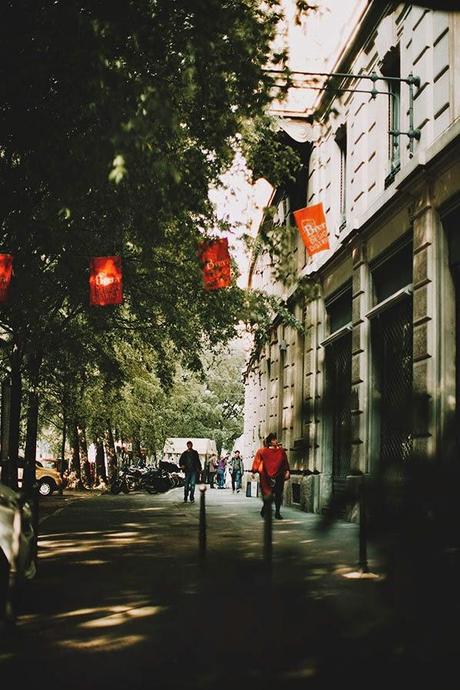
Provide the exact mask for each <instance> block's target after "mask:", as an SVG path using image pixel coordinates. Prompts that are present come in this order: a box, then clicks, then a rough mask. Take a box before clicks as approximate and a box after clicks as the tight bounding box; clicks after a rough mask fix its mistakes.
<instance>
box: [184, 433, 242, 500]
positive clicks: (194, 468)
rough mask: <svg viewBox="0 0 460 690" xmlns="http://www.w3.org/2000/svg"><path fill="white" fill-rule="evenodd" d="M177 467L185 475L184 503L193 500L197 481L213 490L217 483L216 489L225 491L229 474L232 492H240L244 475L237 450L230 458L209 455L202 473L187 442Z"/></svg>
mask: <svg viewBox="0 0 460 690" xmlns="http://www.w3.org/2000/svg"><path fill="white" fill-rule="evenodd" d="M179 466H180V468H181V469H182V470H183V471H184V474H185V484H184V502H185V503H186V502H187V501H188V500H190V503H193V502H194V500H195V486H196V482H197V481H198V480H199V479H202V480H203V482H204V483H205V484H209V487H210V488H211V489H214V488H215V487H214V482H215V481H216V482H217V488H218V489H225V486H226V483H227V474H228V473H229V474H230V477H231V482H232V491H234V492H235V491H236V492H237V493H239V491H240V490H241V480H242V478H243V473H244V464H243V458H242V457H241V453H240V451H239V450H235V452H234V453H233V455H232V457H231V458H229V456H228V455H222V456H221V457H220V458H219V459H217V455H211V456H210V457H209V458H207V459H206V461H205V465H204V471H203V468H202V466H201V461H200V456H199V455H198V452H197V451H196V450H195V449H194V448H193V443H192V441H187V450H184V452H183V453H182V455H181V456H180V459H179Z"/></svg>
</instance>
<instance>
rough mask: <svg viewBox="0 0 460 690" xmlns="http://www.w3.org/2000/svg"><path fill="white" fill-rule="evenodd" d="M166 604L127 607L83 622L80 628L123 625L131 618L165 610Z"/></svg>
mask: <svg viewBox="0 0 460 690" xmlns="http://www.w3.org/2000/svg"><path fill="white" fill-rule="evenodd" d="M165 610H166V608H165V607H164V606H142V607H140V608H134V609H127V610H126V611H123V613H111V614H109V615H107V616H104V618H96V619H94V620H92V621H87V622H86V623H81V624H80V628H109V627H111V626H116V625H123V623H126V622H127V621H128V620H129V619H131V618H145V617H151V616H154V615H156V614H157V613H160V612H162V611H165Z"/></svg>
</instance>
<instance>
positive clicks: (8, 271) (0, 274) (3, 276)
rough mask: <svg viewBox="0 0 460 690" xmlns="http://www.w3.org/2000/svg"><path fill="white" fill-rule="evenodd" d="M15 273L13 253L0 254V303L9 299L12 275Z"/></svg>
mask: <svg viewBox="0 0 460 690" xmlns="http://www.w3.org/2000/svg"><path fill="white" fill-rule="evenodd" d="M12 273H13V255H12V254H0V303H1V304H4V303H5V302H7V301H8V292H9V289H10V283H11V275H12Z"/></svg>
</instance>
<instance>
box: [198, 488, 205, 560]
mask: <svg viewBox="0 0 460 690" xmlns="http://www.w3.org/2000/svg"><path fill="white" fill-rule="evenodd" d="M205 494H206V484H201V485H200V526H199V552H200V559H202V560H204V558H205V557H206V500H205Z"/></svg>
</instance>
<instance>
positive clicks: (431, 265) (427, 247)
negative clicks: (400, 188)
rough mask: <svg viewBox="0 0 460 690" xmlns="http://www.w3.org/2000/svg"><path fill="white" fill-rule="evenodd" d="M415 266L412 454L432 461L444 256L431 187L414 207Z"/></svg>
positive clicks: (435, 420)
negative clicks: (439, 286)
mask: <svg viewBox="0 0 460 690" xmlns="http://www.w3.org/2000/svg"><path fill="white" fill-rule="evenodd" d="M413 224H414V266H413V270H414V273H413V286H414V293H413V324H414V332H413V333H414V342H413V355H414V361H413V377H414V378H413V391H414V406H413V452H414V455H415V457H423V458H432V457H434V455H435V452H436V445H437V443H436V436H437V431H436V428H437V417H438V411H439V410H438V408H439V404H438V403H439V398H438V397H437V382H438V374H437V367H438V354H439V353H438V348H437V339H438V333H439V322H440V314H439V309H438V294H437V293H438V290H437V283H438V282H439V281H438V278H439V275H438V271H439V270H440V262H441V257H440V256H439V255H438V254H439V251H438V250H439V243H440V241H441V238H440V237H439V235H440V233H439V232H436V230H437V213H436V212H435V210H434V209H433V207H432V204H431V200H430V194H429V190H428V188H425V189H424V190H423V191H421V192H420V194H419V196H418V198H417V199H416V202H415V205H414V214H413Z"/></svg>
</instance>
